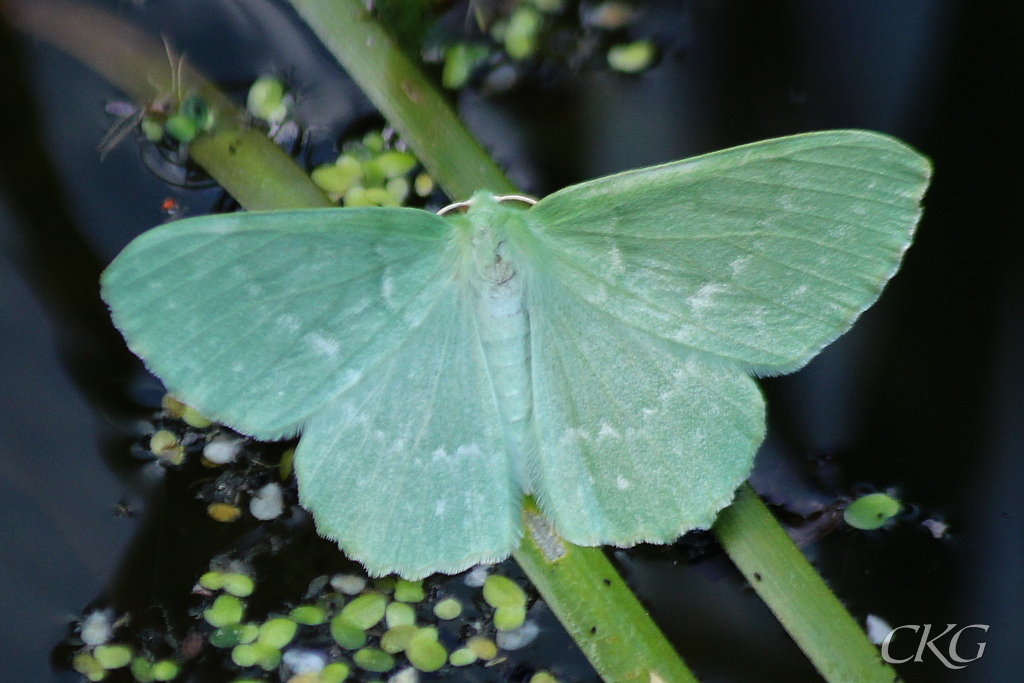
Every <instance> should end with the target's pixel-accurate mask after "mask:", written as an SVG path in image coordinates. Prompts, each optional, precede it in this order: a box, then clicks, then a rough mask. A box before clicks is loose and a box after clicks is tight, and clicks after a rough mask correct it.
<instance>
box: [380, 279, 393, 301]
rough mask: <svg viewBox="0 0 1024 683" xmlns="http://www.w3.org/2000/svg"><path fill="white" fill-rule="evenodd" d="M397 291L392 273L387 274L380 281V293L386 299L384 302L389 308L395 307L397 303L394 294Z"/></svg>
mask: <svg viewBox="0 0 1024 683" xmlns="http://www.w3.org/2000/svg"><path fill="white" fill-rule="evenodd" d="M394 293H395V280H394V279H393V278H392V277H391V276H390V275H385V276H384V278H383V279H382V280H381V281H380V295H381V297H382V298H383V299H384V304H385V305H386V306H387V307H388V308H393V307H394V305H395V302H394V300H393V299H392V296H393V295H394Z"/></svg>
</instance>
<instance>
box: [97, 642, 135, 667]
mask: <svg viewBox="0 0 1024 683" xmlns="http://www.w3.org/2000/svg"><path fill="white" fill-rule="evenodd" d="M92 655H93V657H95V658H96V661H97V662H99V664H100V666H102V667H103V668H104V669H120V668H121V667H125V666H128V663H129V662H131V661H132V649H131V648H130V647H128V646H127V645H123V644H121V643H111V644H110V645H99V646H97V647H96V649H95V650H93V652H92Z"/></svg>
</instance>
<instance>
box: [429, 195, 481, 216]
mask: <svg viewBox="0 0 1024 683" xmlns="http://www.w3.org/2000/svg"><path fill="white" fill-rule="evenodd" d="M472 203H473V200H472V199H467V200H466V201H464V202H455V203H454V204H449V205H448V206H446V207H444V208H443V209H440V210H438V212H437V215H438V216H444V215H446V214H449V213H451V212H452V211H459V210H461V209H468V208H469V207H470V205H471V204H472Z"/></svg>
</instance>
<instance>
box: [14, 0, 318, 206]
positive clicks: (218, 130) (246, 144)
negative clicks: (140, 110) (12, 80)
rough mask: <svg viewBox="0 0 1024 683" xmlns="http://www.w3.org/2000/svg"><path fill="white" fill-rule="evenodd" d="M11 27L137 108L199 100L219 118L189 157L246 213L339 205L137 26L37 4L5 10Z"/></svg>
mask: <svg viewBox="0 0 1024 683" xmlns="http://www.w3.org/2000/svg"><path fill="white" fill-rule="evenodd" d="M6 9H7V12H8V16H9V18H10V19H11V22H12V23H13V24H14V25H15V26H17V27H18V28H20V29H21V30H22V31H25V32H27V33H30V34H32V35H33V36H36V37H37V38H42V39H43V40H45V41H46V42H48V43H50V44H52V45H55V46H57V47H59V48H60V49H62V50H64V51H65V52H67V53H69V54H71V55H74V56H75V57H76V58H78V59H79V60H81V61H82V62H84V63H85V64H88V65H89V66H90V67H92V68H93V69H94V70H95V71H96V72H97V73H99V74H101V75H102V76H103V77H104V78H106V79H107V80H108V81H110V82H111V83H113V84H114V85H116V86H117V87H118V88H120V89H121V90H123V91H124V92H125V93H126V94H127V95H128V96H129V97H131V98H132V100H134V101H135V103H136V104H137V105H138V106H139V107H147V106H150V105H151V104H152V103H153V102H157V101H162V102H169V103H171V104H173V105H176V104H177V100H178V98H179V97H186V96H189V95H199V96H201V97H202V98H203V100H204V101H205V102H206V104H207V106H208V107H209V108H210V110H211V111H212V112H213V116H214V120H215V124H214V127H213V130H212V131H210V133H209V134H207V135H203V136H201V137H199V138H197V139H196V140H195V141H193V142H192V144H191V145H189V154H190V155H191V156H192V158H193V159H194V160H195V161H196V162H197V163H198V164H199V165H200V166H202V167H203V168H204V169H205V170H206V172H207V173H209V174H210V175H211V176H212V177H213V179H214V180H216V181H217V182H218V183H219V184H220V185H221V186H222V187H223V188H224V189H226V190H227V191H228V192H229V193H230V194H231V196H232V197H234V198H235V199H236V200H238V202H239V203H240V204H241V205H242V206H244V207H245V208H247V209H250V210H255V209H298V208H310V207H322V206H323V207H325V206H334V204H333V203H332V202H331V200H330V199H329V198H328V197H327V195H326V194H324V192H323V190H321V189H320V188H319V187H317V186H316V185H315V184H314V183H313V182H312V181H310V179H309V176H308V175H307V174H306V172H305V171H304V170H303V169H302V168H301V167H299V165H298V164H296V163H295V161H294V160H293V159H292V158H291V157H289V156H288V155H287V154H285V153H284V151H283V150H282V149H281V148H280V147H278V146H277V145H276V144H274V143H273V142H272V141H271V140H268V139H267V136H266V135H263V134H262V133H260V132H259V131H255V130H252V128H251V127H250V126H249V125H248V124H247V122H246V117H245V114H244V113H243V112H241V111H239V110H238V109H237V108H236V107H235V106H234V105H233V104H232V103H231V100H229V99H228V98H227V97H226V96H225V95H224V94H223V93H221V92H220V91H219V90H217V88H215V87H214V86H213V85H212V84H211V83H210V82H209V81H207V80H206V78H204V77H203V75H202V74H200V73H199V72H198V71H196V70H195V69H193V68H192V67H191V66H190V65H189V64H188V62H187V61H185V60H184V59H181V58H180V57H179V56H178V55H176V54H174V53H173V52H172V51H171V50H170V49H169V48H167V47H166V46H164V45H163V44H161V43H160V41H158V40H156V39H155V38H153V37H152V36H150V35H148V34H146V33H144V32H142V31H140V30H139V29H138V28H136V27H135V26H132V25H131V24H129V23H127V22H125V21H123V20H121V19H119V18H117V17H115V16H112V15H110V14H108V13H106V12H102V11H100V10H98V9H96V8H94V7H90V6H88V5H82V4H77V3H72V2H61V1H59V0H57V1H55V0H31V1H22V2H17V3H14V4H12V5H11V6H10V7H8V8H6Z"/></svg>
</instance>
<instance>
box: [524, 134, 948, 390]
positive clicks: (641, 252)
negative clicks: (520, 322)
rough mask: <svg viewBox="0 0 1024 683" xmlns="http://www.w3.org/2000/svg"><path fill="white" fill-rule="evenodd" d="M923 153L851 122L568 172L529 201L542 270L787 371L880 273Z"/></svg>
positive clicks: (911, 224) (899, 246)
mask: <svg viewBox="0 0 1024 683" xmlns="http://www.w3.org/2000/svg"><path fill="white" fill-rule="evenodd" d="M930 175H931V167H930V165H929V163H928V160H927V159H926V158H925V157H923V156H921V155H920V154H918V153H917V152H915V151H914V150H912V149H911V148H909V147H907V146H906V145H904V144H903V143H901V142H899V141H897V140H895V139H893V138H890V137H887V136H884V135H881V134H878V133H871V132H866V131H826V132H821V133H810V134H806V135H797V136H793V137H786V138H779V139H775V140H766V141H763V142H756V143H754V144H750V145H745V146H742V147H735V148H733V149H727V150H724V151H721V152H715V153H712V154H707V155H704V156H700V157H695V158H692V159H687V160H684V161H679V162H675V163H670V164H665V165H662V166H655V167H651V168H645V169H640V170H636V171H630V172H626V173H620V174H618V175H613V176H608V177H605V178H599V179H597V180H593V181H590V182H586V183H582V184H580V185H574V186H572V187H569V188H566V189H564V190H562V191H560V192H556V193H554V194H552V195H550V196H548V197H546V198H544V199H542V200H541V201H540V202H539V203H538V204H537V205H536V206H534V207H533V208H532V209H531V210H530V214H531V215H532V216H533V218H534V221H535V223H536V226H537V228H536V230H537V235H538V237H539V239H540V241H541V242H542V243H543V244H544V247H543V248H541V250H542V251H544V252H546V253H548V254H550V255H551V258H550V262H549V263H547V264H546V267H549V269H550V271H551V274H552V276H553V277H554V279H556V280H558V281H559V282H561V283H563V284H564V285H565V286H566V287H568V288H569V289H570V290H572V291H573V292H574V293H575V294H576V296H578V297H579V298H580V299H582V300H584V301H586V302H589V303H590V304H592V305H594V306H596V307H598V308H600V309H601V310H603V311H606V312H608V313H609V314H611V315H612V316H614V317H615V318H617V319H618V320H620V321H622V322H623V323H625V324H627V325H630V326H633V327H636V328H638V329H641V330H646V331H648V332H650V333H652V334H654V335H656V336H658V337H661V338H663V339H666V340H670V341H675V342H678V343H680V344H683V345H685V346H687V347H689V348H690V349H693V350H698V351H704V352H706V353H708V354H711V355H714V356H716V357H718V358H723V359H732V360H735V361H738V362H739V363H740V364H742V366H743V367H745V368H747V369H749V370H751V371H752V372H754V373H758V374H777V373H780V372H787V371H791V370H794V369H796V368H798V367H800V366H802V365H803V364H805V363H806V362H807V361H808V360H810V359H811V358H812V357H813V356H814V355H815V354H816V353H817V352H818V351H819V350H821V348H822V347H823V346H825V345H826V344H828V343H829V342H831V341H832V340H833V339H835V338H836V337H838V336H839V335H840V334H842V333H843V332H845V331H846V330H847V329H849V327H850V326H851V325H852V324H853V321H854V320H855V319H856V318H857V316H858V315H859V314H860V313H861V312H862V311H864V310H865V309H866V308H867V307H868V306H870V305H871V304H872V303H873V302H874V301H875V299H876V298H877V297H878V295H879V293H880V292H881V290H882V287H883V286H884V285H885V283H886V281H888V280H889V278H890V277H892V275H893V274H894V273H895V271H896V269H897V267H898V266H899V263H900V259H901V258H902V256H903V253H904V251H905V250H906V249H907V247H908V245H909V244H910V240H911V237H912V236H913V232H914V228H915V226H916V224H917V221H918V218H919V216H920V212H921V209H920V200H921V197H922V195H923V194H924V191H925V188H926V186H927V184H928V180H929V177H930Z"/></svg>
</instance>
